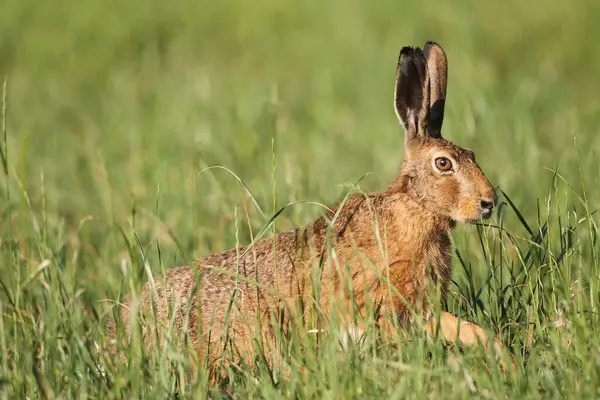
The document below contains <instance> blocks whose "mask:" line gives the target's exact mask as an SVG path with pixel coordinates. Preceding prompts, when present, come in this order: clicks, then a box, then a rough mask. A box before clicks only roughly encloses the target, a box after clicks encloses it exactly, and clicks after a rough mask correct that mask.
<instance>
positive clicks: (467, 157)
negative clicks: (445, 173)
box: [426, 139, 475, 162]
mask: <svg viewBox="0 0 600 400" xmlns="http://www.w3.org/2000/svg"><path fill="white" fill-rule="evenodd" d="M428 147H429V148H428V150H427V152H426V153H427V155H428V156H430V157H449V158H452V159H454V160H455V161H466V162H475V153H474V152H473V151H472V150H469V149H465V148H463V147H460V146H457V145H455V144H453V143H452V142H449V141H447V140H444V139H437V140H431V141H430V143H429V146H428Z"/></svg>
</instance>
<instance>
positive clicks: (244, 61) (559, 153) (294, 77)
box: [0, 0, 600, 267]
mask: <svg viewBox="0 0 600 400" xmlns="http://www.w3.org/2000/svg"><path fill="white" fill-rule="evenodd" d="M0 15H1V16H0V74H2V76H6V77H7V78H8V118H7V124H8V141H9V142H8V146H9V149H8V152H9V158H10V160H9V161H10V165H11V167H12V168H13V169H14V170H15V171H16V172H17V173H18V174H19V176H20V177H21V179H22V181H23V184H24V186H25V188H26V190H27V191H28V194H29V196H30V198H31V201H32V202H33V203H34V204H36V205H37V204H39V203H40V201H41V197H42V194H41V193H42V185H41V174H43V179H44V187H45V196H46V207H47V210H48V215H49V217H51V218H53V219H56V220H57V221H55V222H56V223H58V220H64V221H65V230H67V231H68V230H70V229H74V228H76V227H78V224H79V221H80V220H81V219H82V218H84V217H86V216H88V215H91V216H93V217H94V220H93V221H91V222H89V223H88V224H87V225H88V226H87V227H86V228H84V229H86V230H87V231H88V232H90V233H92V232H96V233H98V235H99V237H98V238H97V240H98V243H101V242H102V240H103V239H102V234H101V232H102V230H103V227H105V226H106V225H107V224H108V222H106V220H112V219H113V218H114V219H115V220H116V221H117V222H118V223H123V222H124V221H125V218H127V216H128V215H130V214H131V205H132V203H133V202H135V203H136V205H137V207H138V208H139V209H140V210H142V209H145V210H149V211H150V213H152V214H155V211H156V203H157V191H158V190H159V187H160V211H159V217H160V219H162V220H163V221H164V222H165V223H166V224H167V225H168V226H169V227H170V228H171V229H172V230H173V231H174V233H175V234H176V235H177V236H181V237H182V238H186V239H187V238H189V237H191V236H197V237H198V238H200V239H201V240H200V245H199V247H198V243H196V246H191V245H190V246H191V247H189V249H190V250H191V248H194V249H195V250H196V251H200V252H202V253H206V252H208V251H217V250H221V249H224V248H226V247H231V246H232V245H233V244H234V242H232V240H231V238H232V236H231V235H229V236H221V237H218V238H217V237H215V234H217V233H218V232H219V231H220V230H221V229H223V230H226V231H231V229H232V227H233V224H231V223H229V222H230V221H231V219H232V216H233V211H234V204H238V203H240V197H239V195H238V192H239V190H238V188H237V186H236V184H235V181H234V180H233V179H232V178H231V177H228V176H227V175H226V173H221V172H216V173H215V174H211V175H212V176H209V174H210V173H209V174H206V175H202V176H200V177H196V176H195V174H196V173H197V172H198V171H199V170H201V169H202V168H204V167H206V166H211V165H223V166H226V167H228V168H230V169H231V170H232V171H234V172H235V173H236V174H238V175H239V176H240V178H241V179H242V180H243V181H244V182H245V183H246V184H247V185H248V187H249V188H250V189H251V190H252V192H253V193H254V195H255V196H256V197H257V199H258V202H259V204H260V205H261V206H262V207H263V208H264V209H265V210H266V211H269V213H268V214H270V212H272V207H273V206H272V203H273V201H272V193H273V185H272V172H273V170H272V149H271V145H272V140H273V139H274V140H275V148H276V154H275V157H276V159H275V166H276V177H277V187H276V190H277V203H278V204H279V205H283V204H285V203H287V202H288V201H292V200H314V201H323V202H325V203H330V202H332V201H335V200H337V199H338V198H339V197H340V195H341V194H342V193H343V190H342V189H341V188H340V187H339V185H341V184H344V183H354V182H356V181H358V180H359V179H360V178H361V177H362V176H363V175H364V174H366V173H369V172H372V173H373V175H370V176H369V177H368V178H367V179H366V180H365V181H363V183H362V186H363V187H364V188H366V189H369V190H372V189H383V188H385V187H386V185H387V184H388V183H389V182H390V181H391V180H392V178H393V176H394V174H395V173H396V172H397V171H398V170H399V166H400V161H401V158H402V130H401V128H399V126H398V124H397V122H396V117H395V115H394V112H393V108H392V105H391V97H392V92H393V80H394V69H395V63H396V58H397V55H398V51H399V49H400V47H402V46H403V45H418V46H422V45H423V44H424V42H425V41H426V40H436V41H438V42H439V43H440V44H442V45H443V46H444V48H445V49H446V51H447V53H448V58H449V66H450V72H449V74H450V75H449V89H448V91H449V92H448V93H449V94H448V106H447V114H446V121H445V126H444V127H445V130H444V133H445V136H446V137H447V138H449V139H450V140H452V141H454V142H457V143H459V144H461V145H463V146H465V147H469V148H473V149H474V150H476V152H477V156H478V161H479V163H480V164H481V166H482V168H483V169H484V171H485V172H486V173H487V174H488V176H489V177H490V179H491V181H492V182H493V183H494V184H497V185H500V187H501V188H502V189H503V190H504V191H506V192H507V193H509V194H510V195H511V196H512V197H513V198H514V200H515V202H516V203H517V204H519V206H520V207H522V208H523V211H524V212H526V213H527V212H528V213H531V215H534V214H533V213H535V201H534V200H535V199H536V198H537V197H542V198H543V196H545V195H547V191H548V188H549V185H550V184H551V177H552V173H551V172H549V171H548V170H547V169H546V168H554V167H556V166H558V165H560V166H561V172H562V173H563V174H564V175H565V177H566V178H567V179H568V180H570V181H573V180H574V185H575V186H577V185H578V183H577V181H578V180H579V174H578V171H577V168H576V159H575V148H574V146H573V135H574V134H575V135H576V136H577V140H578V145H579V148H580V149H581V152H582V163H583V165H584V167H585V171H586V175H585V179H586V180H587V181H589V182H592V183H594V185H596V182H598V167H597V155H598V151H597V150H596V149H597V148H598V135H597V131H598V128H597V127H598V123H599V122H600V113H599V112H598V111H599V108H600V103H599V101H598V84H597V83H598V80H597V75H598V71H600V55H599V54H598V51H597V50H596V49H595V47H594V45H593V38H595V37H599V35H600V30H599V29H600V28H598V24H597V21H598V20H600V4H599V3H598V2H596V1H592V0H589V1H586V0H578V1H577V2H575V3H567V2H562V3H554V2H551V1H540V0H534V1H529V2H521V1H508V2H502V3H498V2H481V1H457V2H433V1H423V2H419V3H414V2H412V3H408V2H393V1H382V2H360V1H354V2H342V1H330V2H318V1H304V2H300V3H294V4H290V3H287V2H281V1H272V0H267V1H265V0H259V1H256V2H243V1H232V0H227V1H218V2H193V1H178V2H174V3H167V2H162V1H146V2H144V3H143V4H142V3H139V2H132V1H112V0H109V1H103V2H99V1H96V2H94V1H83V2H70V1H58V2H51V3H47V2H46V3H44V2H33V1H21V0H18V1H17V0H7V1H5V2H4V3H3V5H2V13H1V14H0ZM3 184H4V182H3ZM194 188H195V189H194ZM316 213H318V210H315V209H314V207H313V208H309V207H306V206H305V207H302V208H300V207H296V208H295V211H293V212H292V214H293V215H291V214H287V215H286V216H287V217H288V218H291V220H292V221H291V222H290V223H289V224H285V222H283V225H284V226H286V227H288V226H292V225H293V224H299V223H305V222H307V221H309V220H310V217H311V216H314V215H316ZM192 215H193V216H194V218H191V216H192ZM252 215H253V216H256V213H253V214H252ZM253 221H256V223H257V224H259V225H260V224H261V220H260V219H253ZM142 222H143V221H141V214H140V223H142ZM147 223H148V224H152V225H153V224H154V223H153V222H152V223H151V222H150V221H147ZM157 229H158V228H157ZM228 237H229V239H228ZM106 262H107V265H106V267H109V265H115V264H114V263H115V260H106Z"/></svg>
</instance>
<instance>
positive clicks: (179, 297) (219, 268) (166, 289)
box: [110, 42, 514, 365]
mask: <svg viewBox="0 0 600 400" xmlns="http://www.w3.org/2000/svg"><path fill="white" fill-rule="evenodd" d="M446 82H447V60H446V54H445V52H444V50H443V49H442V48H441V47H440V46H439V45H438V44H437V43H434V42H427V43H426V44H425V46H424V49H423V50H421V49H420V48H412V47H404V48H403V49H402V50H401V52H400V56H399V59H398V65H397V72H396V81H395V91H394V107H395V111H396V114H397V116H398V119H399V121H400V123H401V124H402V125H403V127H404V130H405V139H404V159H403V162H402V167H401V170H400V173H399V175H398V176H397V177H396V178H395V179H394V181H393V182H392V184H391V185H390V186H389V187H388V189H387V190H386V191H382V192H377V193H370V194H368V195H364V194H356V195H353V196H350V197H348V198H347V199H346V201H344V202H342V203H340V204H337V205H335V206H333V207H332V208H331V209H330V210H329V211H328V212H326V213H325V215H324V216H323V217H321V218H319V219H317V220H315V221H314V222H312V223H310V224H308V225H307V226H305V227H304V228H302V229H295V230H292V231H288V232H282V233H279V234H277V235H276V237H275V238H274V239H273V238H267V239H263V240H260V241H258V242H256V243H254V244H253V245H252V246H248V247H243V248H238V249H231V250H228V251H225V252H223V253H218V254H213V255H210V256H207V257H206V258H203V259H200V260H198V261H196V262H195V263H193V265H189V266H181V267H177V268H173V269H169V270H167V271H166V273H165V276H164V278H161V279H157V280H156V281H153V280H151V282H149V283H146V284H145V285H144V286H143V288H142V291H141V295H140V298H139V301H138V302H134V301H133V299H132V298H129V299H127V300H126V301H125V306H124V307H122V308H121V311H120V319H121V320H122V322H123V323H124V326H125V328H126V331H128V332H130V331H131V330H132V329H131V328H132V327H131V325H132V320H133V316H134V314H136V313H135V312H134V311H133V310H134V309H135V308H136V307H137V305H139V306H140V307H141V309H142V310H143V311H145V312H147V313H148V314H147V315H149V316H150V318H149V320H150V322H148V323H144V324H143V328H142V335H143V338H144V341H145V343H146V345H147V346H148V345H149V343H150V342H151V341H152V340H155V339H157V340H158V341H159V344H164V340H165V336H166V332H167V330H168V329H172V328H175V329H176V330H178V331H179V332H183V333H185V334H187V337H188V340H189V342H190V343H191V345H193V347H194V349H195V350H196V351H197V352H198V355H199V359H200V360H205V361H206V360H210V361H212V360H214V357H216V355H215V354H214V353H215V351H216V353H218V351H219V350H222V349H223V346H230V348H231V349H232V350H234V353H235V354H236V355H238V356H246V355H250V353H251V352H252V349H253V348H255V347H256V346H255V345H254V344H255V342H254V340H255V339H256V338H257V337H262V338H263V339H265V340H267V341H269V340H271V339H272V335H271V334H270V333H269V332H270V327H272V325H273V323H278V324H279V326H281V323H282V321H283V325H286V324H288V325H289V323H290V319H293V318H294V317H293V316H300V318H299V319H300V320H302V319H303V318H302V316H303V315H305V314H306V313H307V310H308V309H309V308H310V307H311V304H314V303H315V302H317V299H316V298H315V297H316V296H315V293H316V292H315V291H314V287H315V285H317V286H319V292H320V296H319V300H318V302H319V309H320V310H322V312H323V313H325V314H327V313H330V312H332V311H331V310H332V307H333V306H334V304H333V302H332V301H331V299H335V298H338V299H341V300H342V303H343V302H346V303H347V304H348V307H349V308H350V307H356V308H358V311H359V312H360V313H361V314H363V315H364V314H366V313H368V312H374V313H376V314H377V315H376V316H375V320H376V321H378V322H380V323H381V324H380V326H381V330H382V332H384V333H385V335H397V334H398V332H399V330H398V327H400V328H401V329H402V330H404V331H405V329H406V328H408V327H410V326H411V323H412V322H413V321H414V316H415V314H414V310H421V311H420V312H421V313H422V316H423V318H424V321H425V323H424V326H425V329H426V331H427V332H428V334H430V335H432V336H439V337H441V338H442V339H445V340H446V341H449V342H453V343H461V344H463V345H468V346H475V345H483V346H484V347H485V348H488V347H491V348H493V349H494V350H495V351H496V354H497V355H498V356H500V355H501V354H502V353H503V352H504V353H505V354H508V355H509V357H511V356H510V353H509V352H508V351H507V350H506V348H505V347H504V346H503V344H502V342H501V341H500V340H499V339H497V338H488V336H487V334H486V333H485V331H484V330H483V329H482V328H480V327H479V326H477V325H475V324H472V323H469V322H464V321H461V320H459V319H458V318H457V317H455V316H454V315H452V314H450V313H447V312H442V313H441V315H440V317H439V319H438V318H437V317H435V316H434V315H435V314H434V313H432V312H431V310H432V307H433V306H432V305H430V304H428V302H427V301H426V300H424V299H426V296H424V294H425V293H426V292H427V290H429V289H431V288H432V287H435V288H439V289H440V291H441V294H442V296H443V295H444V294H445V293H446V291H447V289H448V284H449V282H450V279H451V274H452V243H451V239H450V231H451V229H452V228H453V227H454V225H455V223H456V222H465V223H474V222H476V221H479V220H481V219H485V218H488V217H489V216H490V215H491V214H492V211H493V209H494V206H495V204H496V202H497V196H496V192H495V190H494V188H493V187H492V186H491V185H490V183H489V181H488V179H487V178H486V176H485V175H484V173H483V172H482V171H481V169H480V168H479V166H478V165H477V163H476V162H475V154H474V153H473V151H471V150H467V149H464V148H462V147H459V146H457V145H454V144H452V143H451V142H449V141H447V140H445V139H443V138H442V135H441V128H442V122H443V117H444V105H445V99H446ZM346 286H347V288H346ZM344 289H349V290H344ZM348 293H352V294H351V295H350V294H348ZM375 303H378V304H379V305H380V306H379V307H373V304H375ZM282 308H283V309H284V311H283V312H282V311H281V309H282ZM282 315H284V316H283V317H282ZM390 315H391V317H390ZM390 321H391V322H390ZM296 322H297V323H299V324H300V325H302V324H303V323H305V322H302V321H300V322H298V321H296ZM396 322H397V323H396ZM359 328H360V329H363V330H364V329H367V328H368V327H365V326H359ZM110 332H111V335H112V336H113V337H114V336H115V334H116V325H115V323H114V321H113V323H112V325H111V327H110ZM490 339H491V340H490ZM211 349H212V350H211ZM266 356H267V357H268V355H266ZM513 360H514V359H513ZM499 362H500V363H501V364H500V365H503V364H502V361H501V360H500V361H499Z"/></svg>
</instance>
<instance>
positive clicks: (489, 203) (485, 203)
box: [481, 199, 494, 211]
mask: <svg viewBox="0 0 600 400" xmlns="http://www.w3.org/2000/svg"><path fill="white" fill-rule="evenodd" d="M481 208H483V209H484V210H488V211H492V210H493V209H494V200H490V199H483V200H481Z"/></svg>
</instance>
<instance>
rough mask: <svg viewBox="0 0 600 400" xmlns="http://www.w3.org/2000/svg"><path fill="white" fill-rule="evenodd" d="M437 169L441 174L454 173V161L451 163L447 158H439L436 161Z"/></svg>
mask: <svg viewBox="0 0 600 400" xmlns="http://www.w3.org/2000/svg"><path fill="white" fill-rule="evenodd" d="M435 167H436V168H437V169H438V170H439V171H440V172H448V171H452V161H450V160H449V159H447V158H446V157H438V158H436V159H435Z"/></svg>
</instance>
